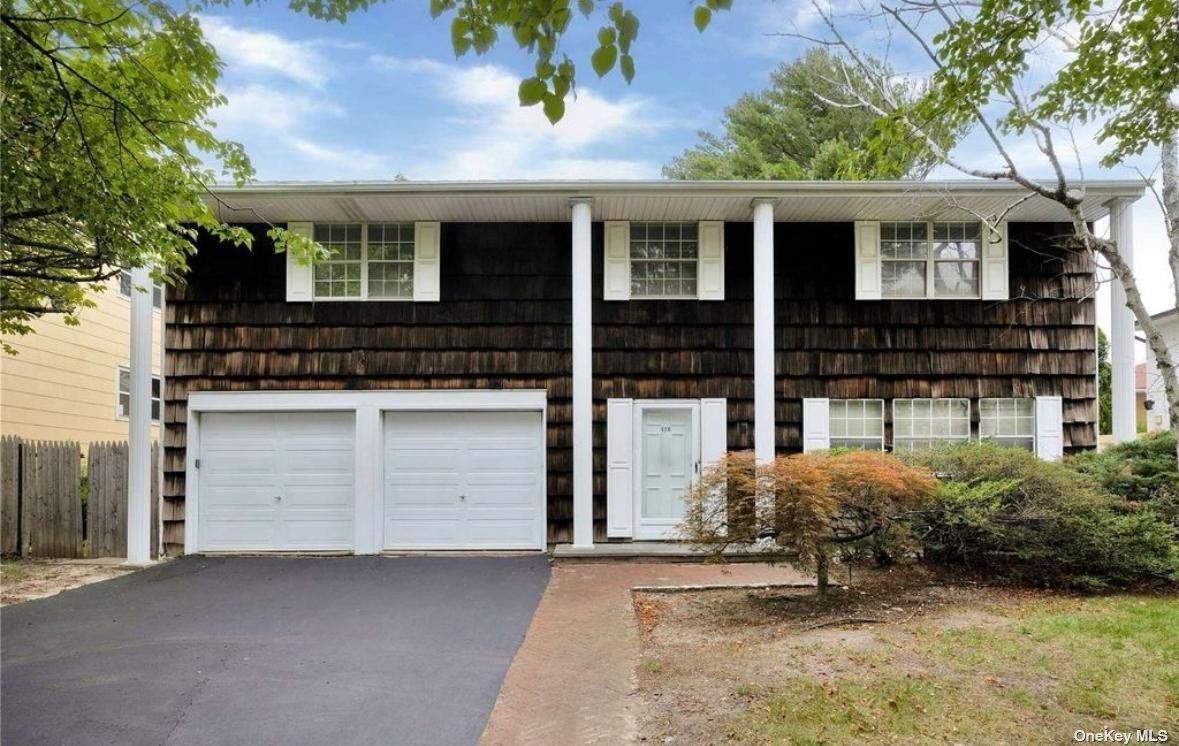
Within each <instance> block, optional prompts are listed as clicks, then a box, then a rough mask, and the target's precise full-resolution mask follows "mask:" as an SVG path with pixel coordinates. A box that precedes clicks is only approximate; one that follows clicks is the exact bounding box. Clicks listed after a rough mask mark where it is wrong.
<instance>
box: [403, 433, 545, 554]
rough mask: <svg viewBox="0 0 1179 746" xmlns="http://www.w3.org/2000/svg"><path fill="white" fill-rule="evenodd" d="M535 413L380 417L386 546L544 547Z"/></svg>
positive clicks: (541, 440)
mask: <svg viewBox="0 0 1179 746" xmlns="http://www.w3.org/2000/svg"><path fill="white" fill-rule="evenodd" d="M541 422H542V420H541V416H540V413H539V412H412V413H411V412H400V413H399V412H390V413H388V414H386V415H385V548H386V549H543V548H544V502H543V501H544V494H545V490H544V483H543V480H544V477H543V475H544V433H543V428H542V426H541Z"/></svg>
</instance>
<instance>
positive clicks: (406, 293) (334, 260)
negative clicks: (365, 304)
mask: <svg viewBox="0 0 1179 746" xmlns="http://www.w3.org/2000/svg"><path fill="white" fill-rule="evenodd" d="M314 238H315V241H316V242H317V243H319V244H321V245H322V246H323V247H324V248H326V249H327V250H328V251H329V252H330V253H331V256H330V257H329V258H328V259H326V260H324V261H322V262H319V263H318V264H316V265H315V286H314V287H315V297H316V298H348V299H355V300H365V299H370V298H371V299H388V300H412V299H413V297H414V293H413V278H414V224H413V223H367V224H366V223H316V224H315V232H314Z"/></svg>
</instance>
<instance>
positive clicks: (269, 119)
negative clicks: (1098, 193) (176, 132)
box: [201, 0, 1173, 325]
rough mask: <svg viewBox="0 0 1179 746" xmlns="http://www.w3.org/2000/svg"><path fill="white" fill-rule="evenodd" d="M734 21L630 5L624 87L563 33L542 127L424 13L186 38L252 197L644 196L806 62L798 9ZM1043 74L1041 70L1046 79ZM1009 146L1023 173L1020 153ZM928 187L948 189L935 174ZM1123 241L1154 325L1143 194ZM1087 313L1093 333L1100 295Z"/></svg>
mask: <svg viewBox="0 0 1179 746" xmlns="http://www.w3.org/2000/svg"><path fill="white" fill-rule="evenodd" d="M828 1H829V2H834V3H836V4H837V6H838V4H839V3H847V2H851V1H853V0H828ZM734 6H735V7H734V9H733V10H732V11H730V12H724V13H717V14H715V15H714V17H713V22H712V24H711V25H710V26H709V27H708V29H707V30H706V31H705V32H704V33H702V34H701V33H698V32H697V31H696V30H695V28H694V27H693V25H692V13H691V11H692V7H693V3H691V2H689V1H688V0H678V1H674V2H673V1H671V0H631V2H630V3H629V7H631V8H632V9H633V10H634V11H635V13H636V14H637V15H638V16H639V18H640V21H641V28H640V31H639V37H638V40H637V41H636V43H635V45H634V48H633V50H632V53H633V55H634V57H635V60H636V67H637V74H636V76H635V79H634V81H633V83H632V84H631V85H629V86H628V85H627V84H626V83H625V82H623V80H622V79H621V77H620V76H618V75H617V74H611V75H608V76H607V77H606V78H604V79H598V78H597V76H596V75H595V74H594V73H593V71H592V70H591V69H590V65H589V56H590V54H591V53H592V51H593V49H594V47H595V46H596V40H595V36H596V31H597V28H598V26H600V25H601V19H600V18H594V19H591V20H590V21H583V20H582V19H581V18H580V16H578V19H577V21H575V22H574V23H573V24H571V30H570V32H569V34H568V35H567V36H566V38H565V39H564V40H563V41H562V52H564V53H565V54H568V55H569V57H570V58H572V59H573V61H574V62H575V63H577V65H578V71H579V75H578V85H577V97H576V100H571V101H569V102H568V109H567V113H566V115H565V118H564V119H563V120H562V121H561V122H560V123H558V124H557V125H556V126H553V125H550V124H549V123H548V121H547V120H546V119H545V118H544V116H543V115H542V113H541V111H540V109H539V107H532V108H527V109H524V108H521V107H519V105H518V104H517V100H516V88H517V85H518V83H519V80H520V79H521V78H522V77H525V76H527V75H530V74H531V68H532V61H531V59H530V58H529V56H528V55H527V53H526V52H523V51H521V50H519V49H517V47H516V45H515V43H514V41H512V40H511V39H510V38H505V39H503V40H502V41H501V43H500V44H499V45H497V46H496V47H495V48H494V49H493V50H492V51H491V52H489V53H488V54H486V55H483V56H476V55H474V54H473V53H471V54H468V55H467V56H464V57H462V58H458V59H456V58H455V55H454V52H453V50H452V48H451V46H450V33H449V23H448V21H446V20H445V19H440V20H437V21H435V20H433V19H431V18H430V15H429V13H428V12H427V3H426V2H425V0H402V1H401V2H395V3H394V2H387V3H378V4H376V5H374V6H373V7H372V8H371V9H370V10H368V11H361V12H359V13H357V14H356V15H354V16H352V17H351V18H350V19H349V20H348V21H347V22H346V23H343V24H341V23H338V22H325V21H316V20H313V19H310V18H308V17H306V16H305V15H301V14H297V13H294V12H292V11H291V10H289V9H288V8H287V7H286V4H285V3H281V2H277V3H264V4H250V5H244V6H243V5H240V4H231V5H228V6H224V7H219V8H216V9H215V10H214V11H212V12H209V13H207V14H205V15H203V16H202V17H201V23H202V27H203V28H204V30H205V34H206V36H207V37H208V39H209V40H210V41H211V42H212V43H213V45H214V46H215V47H216V49H217V51H218V54H219V55H220V56H221V59H222V60H223V62H224V74H223V77H222V81H221V86H220V88H221V92H222V93H223V94H224V95H225V96H226V97H227V99H228V104H227V105H226V106H225V107H223V108H221V109H218V110H216V111H215V112H214V113H213V119H214V120H216V122H217V132H218V134H219V135H220V136H221V137H223V138H225V139H229V140H235V141H238V142H241V143H242V144H244V145H245V147H246V150H247V152H248V153H249V155H250V157H251V160H252V161H253V164H254V167H255V169H256V171H257V178H258V179H259V180H262V181H277V180H298V181H317V180H329V181H331V180H356V179H360V180H381V179H392V178H394V177H396V176H398V175H400V176H404V177H406V178H409V179H579V178H596V179H603V178H617V179H628V178H633V179H657V178H660V177H661V173H660V168H661V167H662V166H663V165H664V164H666V163H668V162H669V161H671V159H672V158H674V157H675V156H676V155H678V154H679V153H681V152H682V151H683V150H684V149H685V148H688V147H691V146H692V145H693V144H694V143H695V142H696V141H697V132H698V131H699V130H702V129H704V130H712V131H719V129H720V122H721V117H722V115H723V112H724V109H725V107H726V106H728V105H730V104H732V103H733V102H734V101H735V100H736V99H737V97H738V96H740V95H741V94H742V93H744V92H747V91H756V90H761V89H763V88H764V87H765V86H766V85H767V83H768V79H769V73H770V71H771V70H773V69H774V68H775V67H776V66H777V65H779V64H781V63H783V62H789V61H790V60H793V59H795V58H796V57H798V56H800V55H802V54H803V53H804V52H805V51H806V48H807V43H806V42H804V41H802V40H799V39H797V38H793V37H789V36H783V35H781V32H791V31H794V30H798V31H802V32H804V33H809V32H815V33H817V32H818V31H820V30H821V29H819V28H818V25H817V24H818V21H819V18H818V16H817V15H816V14H815V13H814V12H813V10H811V9H810V5H809V4H807V3H802V2H795V1H790V2H786V1H782V0H780V1H778V2H774V1H773V0H738V2H736V3H734ZM853 32H854V35H855V38H856V39H857V41H858V43H859V44H861V45H862V46H864V47H865V48H867V49H869V50H870V51H872V52H873V53H875V54H876V55H877V56H880V57H885V56H887V57H888V59H889V61H890V63H891V64H892V65H893V67H894V69H896V70H897V72H898V73H900V74H905V75H922V74H923V73H924V70H923V65H922V63H921V61H920V60H919V59H918V58H917V57H916V56H915V55H913V54H911V53H907V52H906V51H905V50H904V45H901V44H895V43H894V44H889V45H887V48H886V39H885V37H883V36H882V35H881V30H880V29H879V28H869V27H862V28H858V29H854V28H853ZM1056 62H1057V60H1056V59H1055V58H1054V57H1053V55H1052V53H1051V52H1050V51H1049V52H1046V53H1045V56H1044V59H1043V60H1042V64H1043V67H1044V69H1045V70H1049V69H1051V68H1052V66H1053V64H1054V63H1056ZM1074 136H1075V137H1076V138H1077V141H1078V144H1079V147H1078V150H1079V152H1080V153H1081V154H1082V155H1081V158H1080V159H1079V160H1080V163H1079V164H1078V168H1079V170H1080V171H1081V172H1082V173H1083V175H1084V176H1085V177H1086V178H1090V179H1095V178H1114V179H1136V178H1139V174H1138V172H1137V171H1135V170H1133V169H1132V168H1129V167H1121V168H1118V169H1113V170H1105V169H1100V168H1099V167H1098V166H1097V165H1096V161H1097V158H1098V157H1099V156H1100V153H1101V147H1100V146H1099V145H1097V144H1096V143H1094V142H1093V141H1092V134H1091V133H1084V132H1080V133H1074ZM1014 147H1015V149H1016V151H1017V152H1019V153H1022V154H1024V156H1026V157H1028V158H1032V157H1034V156H1035V154H1034V153H1033V152H1032V148H1030V146H1029V144H1028V143H1014ZM992 152H993V151H992V150H991V148H990V147H989V146H988V144H987V143H985V142H983V141H982V140H981V139H980V138H978V137H971V138H967V140H966V141H964V142H963V143H962V144H961V145H960V146H959V147H958V150H957V152H956V155H957V156H959V157H961V158H962V159H963V160H967V161H970V162H973V163H979V164H982V165H990V164H991V162H992V161H993V155H992ZM1133 165H1136V166H1138V167H1139V168H1140V169H1141V170H1143V171H1145V172H1150V170H1151V168H1152V165H1153V163H1152V159H1151V158H1150V157H1149V154H1148V155H1147V156H1145V157H1143V158H1142V159H1140V160H1139V161H1138V162H1137V163H1135V164H1133ZM1043 168H1044V169H1046V168H1047V166H1046V165H1045V166H1044V167H1043ZM1041 173H1047V172H1046V171H1044V170H1041ZM933 177H934V178H960V175H959V174H957V173H956V172H954V171H953V170H952V169H950V168H948V167H945V168H942V169H939V170H938V171H936V172H935V173H934V174H933ZM1098 228H1099V230H1100V229H1102V226H1101V225H1099V226H1098ZM1134 234H1135V268H1136V274H1137V276H1138V277H1139V278H1140V284H1141V285H1142V286H1143V289H1144V293H1145V296H1146V302H1147V305H1148V307H1149V308H1150V310H1151V311H1152V312H1158V311H1162V310H1166V309H1167V308H1169V307H1170V306H1171V303H1172V301H1171V300H1170V299H1171V298H1173V290H1172V286H1171V283H1170V280H1169V275H1170V272H1169V269H1168V267H1167V263H1166V242H1165V233H1164V228H1163V223H1162V218H1161V214H1160V212H1159V209H1158V206H1157V204H1156V203H1155V201H1154V198H1153V197H1152V196H1151V195H1150V194H1149V193H1148V194H1147V195H1146V196H1145V197H1144V198H1143V199H1142V200H1140V201H1139V202H1138V203H1137V204H1136V205H1135V211H1134ZM1098 309H1099V310H1098V313H1099V318H1100V319H1101V320H1102V322H1103V325H1104V322H1105V320H1106V319H1107V318H1108V313H1109V310H1108V309H1109V292H1108V288H1107V287H1103V288H1102V290H1101V291H1100V292H1099V297H1098Z"/></svg>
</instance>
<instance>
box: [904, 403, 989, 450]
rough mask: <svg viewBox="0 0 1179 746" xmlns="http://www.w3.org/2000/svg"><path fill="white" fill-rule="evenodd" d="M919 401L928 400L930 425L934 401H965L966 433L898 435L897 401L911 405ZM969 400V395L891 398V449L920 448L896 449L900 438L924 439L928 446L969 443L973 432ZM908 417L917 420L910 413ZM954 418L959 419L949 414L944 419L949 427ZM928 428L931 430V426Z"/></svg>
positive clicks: (908, 439)
mask: <svg viewBox="0 0 1179 746" xmlns="http://www.w3.org/2000/svg"><path fill="white" fill-rule="evenodd" d="M919 401H927V402H929V406H930V416H929V422H930V423H931V425H932V423H933V422H934V421H935V420H936V419H937V418H936V417H935V416H934V414H933V407H934V405H935V403H936V402H939V401H946V402H966V435H965V436H958V435H933V434H932V432H931V433H930V434H929V435H916V434H914V433H912V432H910V433H909V434H908V435H903V436H898V435H897V403H898V402H909V404H910V406H911V405H912V403H913V402H919ZM971 401H972V400H971V399H970V398H969V397H965V396H925V397H922V396H918V397H904V396H902V397H897V398H895V399H893V400H892V451H893V453H912V452H913V451H915V450H920V449H917V448H912V447H910V448H906V449H904V450H901V449H898V448H897V443H898V440H900V441H926V442H929V443H931V445H930V446H928V447H936V446H938V445H945V444H950V443H969V442H971V441H972V440H974V433H973V428H972V424H973V423H972V414H973V409H972V407H973V404H972V403H971ZM908 419H909V420H910V421H912V422H917V420H916V419H915V418H913V417H912V415H910V416H909V418H908ZM956 419H959V418H955V417H952V416H951V417H949V418H948V419H947V420H946V422H947V424H949V425H950V428H952V423H953V422H954V421H955V420H956ZM950 428H948V429H950ZM930 429H931V430H932V427H931V428H930Z"/></svg>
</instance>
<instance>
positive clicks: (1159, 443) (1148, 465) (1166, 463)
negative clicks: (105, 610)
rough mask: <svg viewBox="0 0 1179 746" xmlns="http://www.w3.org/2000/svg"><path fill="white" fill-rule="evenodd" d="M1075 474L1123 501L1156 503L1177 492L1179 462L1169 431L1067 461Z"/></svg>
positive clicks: (1172, 436)
mask: <svg viewBox="0 0 1179 746" xmlns="http://www.w3.org/2000/svg"><path fill="white" fill-rule="evenodd" d="M1069 463H1070V464H1071V465H1072V466H1073V468H1075V469H1076V470H1077V471H1079V472H1081V473H1082V474H1086V475H1088V476H1090V477H1092V478H1093V479H1095V480H1096V481H1097V483H1098V484H1100V485H1101V486H1102V487H1103V488H1104V489H1105V490H1107V491H1109V492H1112V493H1113V494H1115V495H1120V496H1121V497H1124V498H1125V499H1127V500H1156V499H1160V498H1166V497H1168V495H1169V496H1170V498H1171V500H1172V501H1174V496H1175V493H1176V492H1179V461H1176V458H1175V434H1174V433H1172V432H1171V431H1170V430H1166V431H1164V432H1161V433H1155V434H1153V435H1145V436H1143V437H1141V438H1138V439H1137V440H1132V441H1130V442H1128V443H1119V444H1118V445H1116V446H1113V447H1112V448H1107V449H1105V450H1104V451H1090V452H1088V453H1083V454H1081V455H1079V456H1076V457H1075V458H1073V459H1071V460H1070V461H1069Z"/></svg>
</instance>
